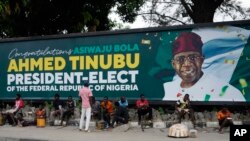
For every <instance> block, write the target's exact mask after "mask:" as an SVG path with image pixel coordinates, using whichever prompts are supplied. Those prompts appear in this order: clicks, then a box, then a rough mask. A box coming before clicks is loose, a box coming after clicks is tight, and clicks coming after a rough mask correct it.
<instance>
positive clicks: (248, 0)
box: [110, 0, 250, 29]
mask: <svg viewBox="0 0 250 141" xmlns="http://www.w3.org/2000/svg"><path fill="white" fill-rule="evenodd" d="M237 1H241V3H242V7H245V8H247V7H248V8H249V7H250V0H237ZM110 18H111V19H112V20H116V21H118V22H119V23H122V21H121V20H120V18H119V16H118V15H117V14H114V13H112V14H110ZM123 25H124V27H126V26H129V27H130V29H134V28H145V27H149V26H150V25H149V24H146V22H145V21H144V20H143V18H142V17H140V16H138V17H137V18H136V20H135V22H134V23H132V24H131V23H123Z"/></svg>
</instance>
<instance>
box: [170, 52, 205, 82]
mask: <svg viewBox="0 0 250 141" xmlns="http://www.w3.org/2000/svg"><path fill="white" fill-rule="evenodd" d="M203 61H204V58H203V56H201V54H200V53H199V52H195V51H188V52H181V53H178V54H176V55H175V56H174V58H173V59H172V65H173V68H174V69H175V71H176V73H177V74H178V75H179V76H180V77H181V78H182V82H183V84H187V86H192V85H193V84H195V83H196V82H197V81H198V80H199V79H200V77H201V76H202V71H201V66H202V63H203ZM184 87H185V86H184Z"/></svg>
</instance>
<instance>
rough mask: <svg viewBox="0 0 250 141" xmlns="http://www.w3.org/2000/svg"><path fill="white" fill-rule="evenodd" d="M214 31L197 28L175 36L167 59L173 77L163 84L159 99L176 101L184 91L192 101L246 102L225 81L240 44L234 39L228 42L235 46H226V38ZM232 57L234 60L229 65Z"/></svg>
mask: <svg viewBox="0 0 250 141" xmlns="http://www.w3.org/2000/svg"><path fill="white" fill-rule="evenodd" d="M214 29H215V28H214ZM229 29H230V30H232V29H235V28H229ZM215 30H218V29H215ZM220 30H221V29H220ZM223 30H224V29H223ZM216 32H217V31H216ZM216 32H215V31H211V28H210V29H197V30H193V31H192V32H182V33H180V35H178V36H177V38H176V39H175V41H174V42H173V44H172V45H173V48H172V60H171V64H172V67H173V69H174V70H175V72H176V76H175V77H174V79H173V81H170V82H166V83H164V84H163V85H164V92H165V94H164V97H163V99H162V100H169V101H176V100H178V99H180V98H181V97H183V96H184V95H185V94H187V93H188V94H189V95H190V99H191V100H192V101H239V102H245V101H246V99H245V98H244V96H243V94H242V92H241V91H240V90H239V89H237V88H235V87H234V86H232V85H231V84H230V83H229V81H230V78H231V76H232V74H233V71H234V69H235V67H236V64H237V60H238V59H239V56H240V54H241V52H242V50H243V48H244V46H243V44H242V45H239V44H237V43H238V42H237V41H233V42H232V43H235V44H237V45H235V46H233V47H231V45H228V46H227V45H226V44H224V43H225V42H226V41H225V40H228V39H229V38H230V37H227V36H224V35H221V36H219V35H216V34H214V33H216ZM233 33H236V32H233ZM227 34H229V32H228V31H227ZM200 35H202V36H203V37H204V39H202V38H201V36H200ZM206 36H207V37H206ZM222 36H223V38H225V40H224V39H222V38H220V37H222ZM230 36H231V35H230ZM248 36H249V35H248ZM208 38H210V39H208ZM215 38H217V39H219V40H216V39H215ZM239 40H241V39H240V38H239ZM204 42H206V44H204ZM239 42H240V41H239ZM229 44H230V43H229ZM216 46H217V47H216ZM218 46H219V47H218ZM232 56H233V57H234V58H233V60H234V61H235V62H234V63H231V64H230V57H231V58H232ZM232 64H233V65H232ZM223 70H225V71H223ZM220 71H222V72H220Z"/></svg>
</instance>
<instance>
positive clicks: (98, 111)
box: [91, 96, 101, 120]
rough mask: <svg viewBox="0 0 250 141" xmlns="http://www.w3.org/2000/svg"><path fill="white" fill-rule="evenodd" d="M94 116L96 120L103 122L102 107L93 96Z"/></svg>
mask: <svg viewBox="0 0 250 141" xmlns="http://www.w3.org/2000/svg"><path fill="white" fill-rule="evenodd" d="M91 108H92V109H91V110H92V116H93V118H94V119H96V120H101V107H100V102H99V101H97V100H96V99H95V97H94V96H92V105H91Z"/></svg>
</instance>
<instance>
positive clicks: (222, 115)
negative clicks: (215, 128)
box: [217, 107, 233, 133]
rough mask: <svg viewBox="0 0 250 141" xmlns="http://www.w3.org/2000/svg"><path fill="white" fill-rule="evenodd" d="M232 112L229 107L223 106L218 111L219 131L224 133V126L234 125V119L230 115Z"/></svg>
mask: <svg viewBox="0 0 250 141" xmlns="http://www.w3.org/2000/svg"><path fill="white" fill-rule="evenodd" d="M230 116H231V112H230V111H229V110H228V109H227V108H225V107H224V108H222V109H221V110H220V111H219V112H218V113H217V119H218V121H219V125H220V128H219V133H223V131H222V129H223V128H224V127H228V126H230V125H233V120H232V118H231V117H230Z"/></svg>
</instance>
